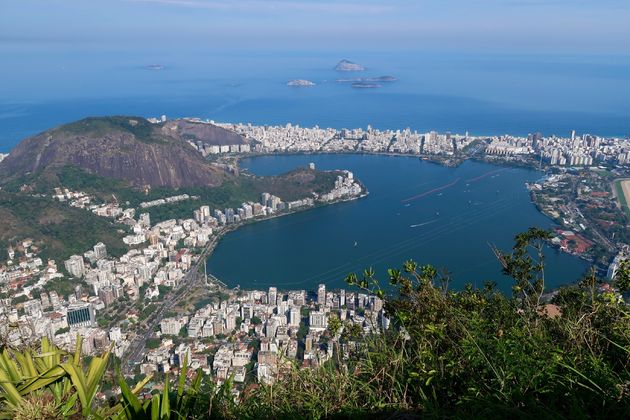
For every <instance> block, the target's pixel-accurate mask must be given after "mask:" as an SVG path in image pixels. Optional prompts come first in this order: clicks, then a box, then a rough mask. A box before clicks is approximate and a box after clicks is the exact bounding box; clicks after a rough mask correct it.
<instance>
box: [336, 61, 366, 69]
mask: <svg viewBox="0 0 630 420" xmlns="http://www.w3.org/2000/svg"><path fill="white" fill-rule="evenodd" d="M335 70H336V71H364V70H365V67H363V66H362V65H361V64H357V63H353V62H352V61H349V60H345V59H344V60H341V61H340V62H339V63H337V65H336V66H335Z"/></svg>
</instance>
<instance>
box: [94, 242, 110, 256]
mask: <svg viewBox="0 0 630 420" xmlns="http://www.w3.org/2000/svg"><path fill="white" fill-rule="evenodd" d="M94 255H96V259H97V260H102V259H104V258H107V247H106V246H105V244H104V243H103V242H99V243H97V244H96V245H94Z"/></svg>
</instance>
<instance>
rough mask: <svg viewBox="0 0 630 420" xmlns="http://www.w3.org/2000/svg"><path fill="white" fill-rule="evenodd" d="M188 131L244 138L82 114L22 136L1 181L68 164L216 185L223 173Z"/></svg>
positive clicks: (178, 183) (2, 167)
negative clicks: (74, 119) (193, 143)
mask: <svg viewBox="0 0 630 420" xmlns="http://www.w3.org/2000/svg"><path fill="white" fill-rule="evenodd" d="M212 127H214V129H216V130H214V129H213V128H212ZM191 132H193V133H197V134H195V137H204V138H210V137H212V136H214V137H215V140H216V139H218V141H225V142H228V143H227V144H234V143H232V142H237V141H243V140H241V139H242V138H240V136H238V135H237V134H235V133H232V132H229V131H227V130H224V129H221V128H219V127H215V126H209V125H208V126H205V125H203V126H201V125H200V126H199V127H198V126H197V125H196V124H192V123H184V122H181V121H175V122H168V123H159V124H152V123H150V122H148V121H147V120H145V119H144V118H139V117H103V118H87V119H84V120H81V121H77V122H75V123H71V124H68V125H65V126H61V127H58V128H55V129H51V130H48V131H45V132H43V133H41V134H38V135H36V136H34V137H30V138H28V139H25V140H23V141H22V142H21V143H20V144H18V146H17V147H16V148H15V149H14V150H13V151H12V152H11V154H10V155H9V156H8V157H7V158H6V159H5V160H3V161H2V162H0V177H1V178H0V179H4V180H8V179H14V178H16V177H20V176H26V175H29V174H38V173H40V172H43V171H46V170H49V169H52V170H54V168H60V167H63V166H67V165H72V166H77V167H80V168H82V169H84V170H86V171H88V172H90V173H93V174H96V175H100V176H104V177H111V178H117V179H122V180H126V181H129V182H130V183H131V184H133V185H135V186H146V185H149V186H164V187H174V188H177V187H182V186H217V185H220V184H221V183H222V181H223V179H224V178H225V177H226V176H227V175H226V173H225V172H224V170H223V169H221V168H219V167H217V166H215V165H212V164H210V163H208V162H207V161H206V160H205V159H204V158H203V157H202V156H201V155H200V154H199V153H198V152H197V151H196V150H195V149H194V148H193V147H191V146H190V145H189V144H188V143H187V141H186V140H185V136H187V134H186V133H191ZM234 136H236V137H234Z"/></svg>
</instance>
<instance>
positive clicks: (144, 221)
mask: <svg viewBox="0 0 630 420" xmlns="http://www.w3.org/2000/svg"><path fill="white" fill-rule="evenodd" d="M138 222H140V224H141V225H142V226H144V227H145V228H150V227H151V215H150V214H149V213H142V214H140V217H139V218H138Z"/></svg>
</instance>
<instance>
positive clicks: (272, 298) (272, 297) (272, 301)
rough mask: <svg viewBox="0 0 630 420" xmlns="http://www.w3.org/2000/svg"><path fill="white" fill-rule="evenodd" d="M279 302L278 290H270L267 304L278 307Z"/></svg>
mask: <svg viewBox="0 0 630 420" xmlns="http://www.w3.org/2000/svg"><path fill="white" fill-rule="evenodd" d="M277 301H278V289H277V288H275V287H270V288H269V293H268V294H267V302H269V305H276V303H277Z"/></svg>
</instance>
